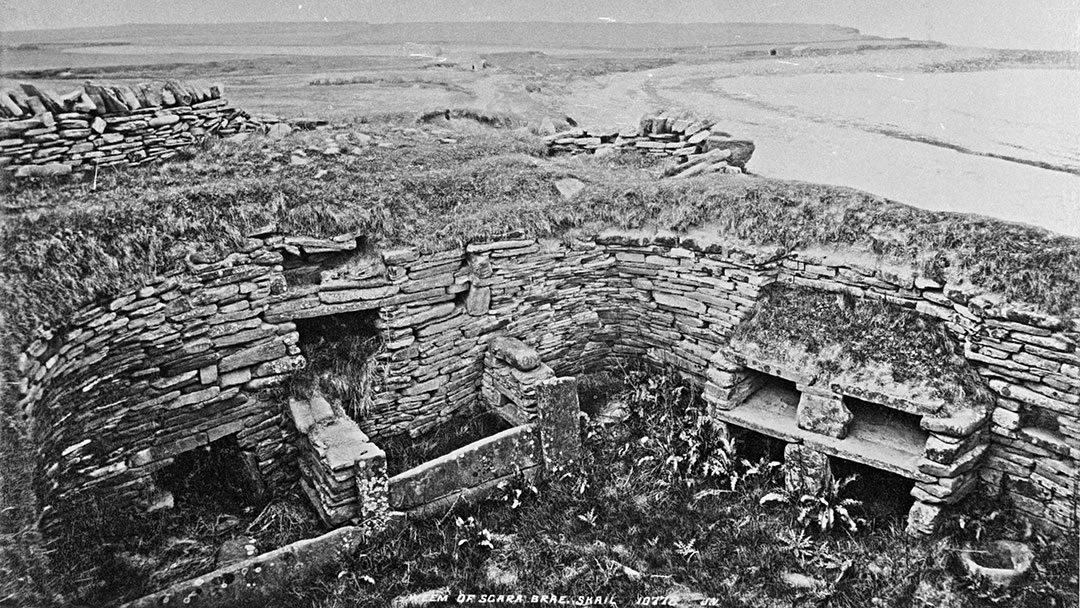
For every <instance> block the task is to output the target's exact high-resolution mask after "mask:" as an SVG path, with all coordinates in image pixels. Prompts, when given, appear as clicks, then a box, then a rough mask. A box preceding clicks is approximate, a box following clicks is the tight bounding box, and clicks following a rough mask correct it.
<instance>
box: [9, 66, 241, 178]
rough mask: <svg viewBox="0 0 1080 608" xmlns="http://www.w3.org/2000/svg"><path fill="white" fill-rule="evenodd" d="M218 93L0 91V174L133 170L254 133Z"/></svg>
mask: <svg viewBox="0 0 1080 608" xmlns="http://www.w3.org/2000/svg"><path fill="white" fill-rule="evenodd" d="M222 93H223V90H222V86H221V85H219V84H214V85H208V84H204V83H197V82H178V81H168V82H165V83H148V84H139V85H95V84H89V83H88V84H86V85H84V86H83V87H82V88H80V89H77V90H75V91H73V92H71V93H69V94H66V95H58V94H56V93H54V92H52V91H49V90H48V89H44V88H40V87H37V86H34V85H31V84H23V85H21V88H20V89H0V169H3V170H7V171H11V172H12V173H13V174H14V175H15V176H16V177H27V176H41V175H63V174H67V173H71V172H73V171H83V170H87V169H93V168H95V167H105V166H112V165H141V164H144V163H148V162H153V161H155V160H160V159H165V158H169V157H171V156H175V155H176V154H177V151H178V150H179V149H180V148H183V147H186V146H190V145H192V144H194V143H197V142H198V141H200V140H201V139H203V138H205V137H206V136H208V135H221V136H226V135H230V134H234V133H239V132H243V131H250V130H253V129H255V128H256V127H257V125H256V124H255V123H254V122H252V121H251V119H250V117H249V116H248V114H247V113H245V112H244V111H242V110H238V109H236V108H233V107H231V106H229V102H228V101H227V100H226V99H225V98H224V97H222Z"/></svg>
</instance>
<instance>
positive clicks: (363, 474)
mask: <svg viewBox="0 0 1080 608" xmlns="http://www.w3.org/2000/svg"><path fill="white" fill-rule="evenodd" d="M371 446H372V447H373V448H374V449H373V450H370V451H368V452H367V456H366V458H364V459H362V460H359V461H357V463H356V519H357V520H358V524H357V527H358V528H359V529H360V530H361V531H363V533H364V534H365V535H369V534H375V533H377V532H379V531H381V530H382V529H383V528H385V527H386V524H387V522H388V521H389V519H390V506H389V504H390V499H389V496H390V492H389V488H388V481H387V475H386V452H384V451H383V450H382V449H381V448H379V447H376V446H375V444H371Z"/></svg>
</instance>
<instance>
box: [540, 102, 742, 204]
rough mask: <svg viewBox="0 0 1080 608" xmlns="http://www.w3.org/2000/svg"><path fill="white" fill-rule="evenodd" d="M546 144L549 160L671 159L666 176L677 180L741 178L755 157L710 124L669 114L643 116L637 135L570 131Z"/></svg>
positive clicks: (632, 131) (547, 138)
mask: <svg viewBox="0 0 1080 608" xmlns="http://www.w3.org/2000/svg"><path fill="white" fill-rule="evenodd" d="M544 143H545V144H547V146H548V151H549V153H550V154H596V155H601V156H602V155H605V154H609V153H611V152H614V151H617V150H630V149H633V150H637V151H639V152H641V153H643V154H645V155H647V156H660V157H675V158H676V159H678V161H679V164H677V165H675V166H674V167H671V168H669V169H667V170H666V171H665V172H664V176H665V177H677V178H683V177H691V176H693V175H702V174H706V173H744V172H745V168H746V163H747V162H748V161H749V160H750V157H751V156H752V155H753V153H754V142H752V141H750V140H747V139H735V138H732V137H731V136H730V135H729V134H727V133H725V132H723V131H720V130H719V129H718V128H717V127H716V125H715V124H714V123H713V122H712V121H709V120H700V119H695V118H693V117H691V116H688V115H685V114H678V113H674V112H669V111H661V112H656V113H652V114H646V115H645V116H642V117H641V121H640V122H639V124H638V128H637V129H636V130H635V129H623V130H618V129H593V130H592V131H587V130H585V129H582V128H574V129H571V130H569V131H563V132H561V133H554V134H551V135H547V136H545V137H544ZM560 191H562V188H560Z"/></svg>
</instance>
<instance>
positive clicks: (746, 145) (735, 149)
mask: <svg viewBox="0 0 1080 608" xmlns="http://www.w3.org/2000/svg"><path fill="white" fill-rule="evenodd" d="M705 150H706V151H711V150H730V151H731V157H730V158H729V159H728V162H729V163H731V164H732V165H735V166H736V167H745V166H746V163H747V162H749V161H750V157H751V156H753V154H754V142H752V141H750V140H749V139H732V138H730V137H723V136H721V135H711V136H709V138H708V139H707V140H705Z"/></svg>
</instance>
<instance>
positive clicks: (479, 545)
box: [452, 515, 495, 561]
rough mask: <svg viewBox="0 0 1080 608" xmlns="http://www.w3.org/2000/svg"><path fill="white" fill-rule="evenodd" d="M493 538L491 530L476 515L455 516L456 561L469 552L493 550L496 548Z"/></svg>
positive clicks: (454, 550)
mask: <svg viewBox="0 0 1080 608" xmlns="http://www.w3.org/2000/svg"><path fill="white" fill-rule="evenodd" d="M491 540H492V537H491V531H490V530H488V529H487V528H485V527H484V524H483V523H482V522H480V520H478V519H476V518H475V517H474V516H472V515H470V516H468V517H467V518H464V519H462V518H461V517H454V547H453V552H452V556H453V558H454V561H458V560H460V559H462V558H463V557H464V556H465V554H466V553H467V552H476V551H484V550H487V551H491V550H492V549H494V548H495V545H494V544H493V543H492V542H491Z"/></svg>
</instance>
